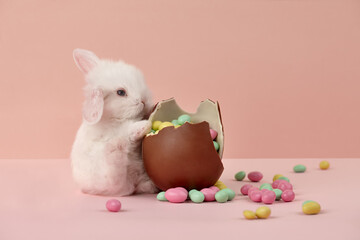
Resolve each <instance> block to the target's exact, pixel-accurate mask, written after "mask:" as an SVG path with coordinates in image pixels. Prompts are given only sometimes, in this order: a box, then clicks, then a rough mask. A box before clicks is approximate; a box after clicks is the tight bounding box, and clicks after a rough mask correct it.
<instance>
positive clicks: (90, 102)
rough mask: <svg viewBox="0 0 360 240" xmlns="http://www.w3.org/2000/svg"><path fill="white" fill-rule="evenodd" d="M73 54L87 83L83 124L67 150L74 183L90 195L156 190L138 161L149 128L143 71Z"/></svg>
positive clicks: (87, 53)
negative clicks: (70, 148)
mask: <svg viewBox="0 0 360 240" xmlns="http://www.w3.org/2000/svg"><path fill="white" fill-rule="evenodd" d="M73 56H74V60H75V63H76V65H77V66H78V67H79V68H80V70H81V71H82V72H83V73H84V74H85V80H86V86H85V88H84V91H85V102H84V105H83V123H82V124H81V126H80V128H79V130H78V132H77V135H76V139H75V142H74V144H73V147H72V152H71V166H72V172H73V177H74V179H75V181H76V182H77V183H78V184H79V186H80V188H81V190H82V191H83V192H84V193H89V194H98V195H121V196H123V195H130V194H133V193H154V192H156V191H157V188H156V187H155V185H154V184H153V182H152V181H151V180H150V179H149V177H148V175H147V174H146V172H145V170H144V166H143V161H142V157H141V141H142V139H143V137H144V136H145V134H146V133H148V132H149V131H150V128H151V123H150V122H149V121H148V120H144V118H145V116H146V115H148V114H149V113H150V111H151V110H152V107H153V105H152V101H151V93H150V91H149V89H148V87H147V85H146V83H145V80H144V77H143V75H142V73H141V72H140V71H139V70H138V69H137V68H136V67H134V66H132V65H128V64H126V63H124V62H122V61H118V62H113V61H109V60H100V59H99V58H98V57H97V56H96V55H95V54H94V53H92V52H90V51H87V50H82V49H75V50H74V52H73Z"/></svg>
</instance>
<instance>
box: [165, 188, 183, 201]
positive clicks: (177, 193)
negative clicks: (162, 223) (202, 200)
mask: <svg viewBox="0 0 360 240" xmlns="http://www.w3.org/2000/svg"><path fill="white" fill-rule="evenodd" d="M186 192H187V191H186ZM165 198H166V199H167V200H168V201H169V202H171V203H182V202H185V201H186V198H187V193H185V192H184V191H183V190H182V189H176V188H170V189H168V190H166V192H165Z"/></svg>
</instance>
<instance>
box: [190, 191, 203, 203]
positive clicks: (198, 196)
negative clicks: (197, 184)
mask: <svg viewBox="0 0 360 240" xmlns="http://www.w3.org/2000/svg"><path fill="white" fill-rule="evenodd" d="M193 190H194V189H193ZM193 190H191V191H193ZM189 195H190V199H191V201H193V202H194V203H202V202H203V201H204V200H205V196H204V194H203V193H202V192H200V191H197V190H195V191H193V192H192V193H191V194H190V193H189Z"/></svg>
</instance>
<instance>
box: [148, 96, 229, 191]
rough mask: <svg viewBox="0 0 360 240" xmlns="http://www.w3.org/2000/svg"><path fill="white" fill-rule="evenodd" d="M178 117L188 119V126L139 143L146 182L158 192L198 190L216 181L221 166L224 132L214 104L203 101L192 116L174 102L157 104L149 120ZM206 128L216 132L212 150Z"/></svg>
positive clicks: (167, 101) (161, 133) (216, 104)
mask: <svg viewBox="0 0 360 240" xmlns="http://www.w3.org/2000/svg"><path fill="white" fill-rule="evenodd" d="M182 114H188V115H190V116H191V122H192V123H185V124H184V125H182V126H181V127H179V128H174V127H166V128H164V129H162V130H161V131H159V133H158V134H156V135H150V136H147V137H145V138H144V140H143V145H142V147H143V160H144V166H145V170H146V171H147V173H148V175H149V177H150V179H151V180H152V181H153V182H154V183H155V185H156V186H157V187H158V188H160V189H161V190H167V189H169V188H172V187H185V188H187V189H188V190H190V189H202V188H205V187H209V186H212V185H213V184H215V182H216V181H217V180H218V179H219V178H220V176H221V174H222V172H223V170H224V167H223V165H222V162H221V157H222V154H223V151H224V133H223V126H222V122H221V116H220V110H219V105H218V103H215V102H212V101H211V100H205V101H203V102H201V103H200V105H199V107H198V109H197V111H196V113H187V112H185V111H184V110H182V109H181V108H180V107H179V106H178V105H177V103H176V101H175V100H174V99H169V100H165V101H162V102H160V103H158V104H157V106H156V107H155V109H154V111H153V113H152V114H151V115H150V118H149V119H150V121H152V122H153V121H155V120H159V121H171V120H173V119H177V118H178V117H179V116H180V115H182ZM209 127H210V128H212V129H214V130H216V131H217V132H218V136H217V139H216V141H217V142H218V143H219V152H217V151H216V150H215V148H214V145H213V141H212V139H211V136H210V132H209Z"/></svg>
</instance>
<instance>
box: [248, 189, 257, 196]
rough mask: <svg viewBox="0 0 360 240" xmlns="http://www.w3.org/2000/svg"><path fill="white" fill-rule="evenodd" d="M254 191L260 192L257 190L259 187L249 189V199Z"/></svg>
mask: <svg viewBox="0 0 360 240" xmlns="http://www.w3.org/2000/svg"><path fill="white" fill-rule="evenodd" d="M253 191H259V189H258V188H257V187H251V188H249V189H248V193H247V194H248V195H249V197H250V194H251V193H252V192H253Z"/></svg>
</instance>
